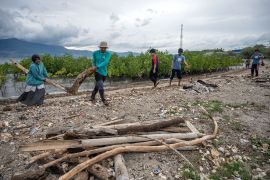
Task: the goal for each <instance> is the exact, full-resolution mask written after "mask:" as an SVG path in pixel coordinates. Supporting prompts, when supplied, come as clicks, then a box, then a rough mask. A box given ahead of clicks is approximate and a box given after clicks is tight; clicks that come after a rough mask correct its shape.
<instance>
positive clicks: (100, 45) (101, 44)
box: [99, 41, 108, 48]
mask: <svg viewBox="0 0 270 180" xmlns="http://www.w3.org/2000/svg"><path fill="white" fill-rule="evenodd" d="M99 47H101V48H108V44H107V42H106V41H101V42H100V44H99Z"/></svg>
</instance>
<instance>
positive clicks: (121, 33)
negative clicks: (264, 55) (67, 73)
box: [0, 0, 270, 52]
mask: <svg viewBox="0 0 270 180" xmlns="http://www.w3.org/2000/svg"><path fill="white" fill-rule="evenodd" d="M269 8H270V0H136V1H135V0H106V1H105V0H0V38H1V39H2V38H10V37H16V38H19V39H24V40H28V41H34V42H40V43H46V44H54V45H63V46H65V47H69V48H77V49H87V50H95V49H96V48H97V45H98V43H99V42H100V41H102V40H105V41H108V43H109V46H110V49H111V50H113V51H136V52H142V51H146V50H147V49H148V48H149V47H154V48H157V49H160V50H168V51H169V52H176V51H177V48H179V44H180V43H179V41H180V26H181V24H184V31H183V35H184V37H183V48H184V49H189V50H202V49H209V48H225V49H234V48H241V47H243V46H248V45H254V44H256V43H266V44H269V42H270V10H269Z"/></svg>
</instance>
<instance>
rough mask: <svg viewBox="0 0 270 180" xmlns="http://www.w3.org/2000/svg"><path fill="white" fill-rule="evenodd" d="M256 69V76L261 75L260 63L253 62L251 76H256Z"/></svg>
mask: <svg viewBox="0 0 270 180" xmlns="http://www.w3.org/2000/svg"><path fill="white" fill-rule="evenodd" d="M254 71H255V72H256V76H258V75H259V64H252V66H251V76H254Z"/></svg>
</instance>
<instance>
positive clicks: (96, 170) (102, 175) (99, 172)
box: [87, 164, 109, 180]
mask: <svg viewBox="0 0 270 180" xmlns="http://www.w3.org/2000/svg"><path fill="white" fill-rule="evenodd" d="M87 171H88V172H89V173H90V174H92V175H94V176H95V177H97V178H98V179H100V180H108V179H109V174H108V169H107V168H105V167H104V166H101V165H100V164H94V165H93V166H90V167H88V168H87Z"/></svg>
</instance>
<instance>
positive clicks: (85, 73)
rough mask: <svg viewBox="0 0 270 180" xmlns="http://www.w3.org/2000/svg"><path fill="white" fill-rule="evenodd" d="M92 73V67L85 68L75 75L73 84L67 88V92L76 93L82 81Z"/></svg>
mask: <svg viewBox="0 0 270 180" xmlns="http://www.w3.org/2000/svg"><path fill="white" fill-rule="evenodd" d="M93 73H94V72H93V71H92V68H88V69H85V70H84V71H83V72H81V73H80V74H79V75H78V76H77V77H76V79H75V81H74V82H73V85H72V86H71V87H70V88H67V92H68V93H70V94H77V93H78V90H79V88H80V86H81V84H82V82H83V81H84V80H85V79H86V78H87V77H88V76H89V75H91V74H93Z"/></svg>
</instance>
